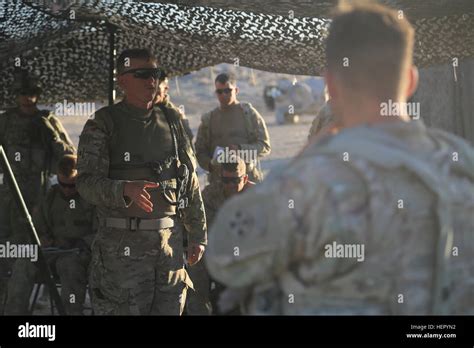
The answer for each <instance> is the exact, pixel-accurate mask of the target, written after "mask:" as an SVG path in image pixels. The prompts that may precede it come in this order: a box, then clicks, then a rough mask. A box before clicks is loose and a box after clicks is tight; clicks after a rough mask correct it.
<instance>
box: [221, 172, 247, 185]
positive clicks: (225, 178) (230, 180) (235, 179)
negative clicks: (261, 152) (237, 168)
mask: <svg viewBox="0 0 474 348" xmlns="http://www.w3.org/2000/svg"><path fill="white" fill-rule="evenodd" d="M244 176H245V174H244V175H241V176H237V177H229V176H221V181H222V183H223V184H238V183H240V182H241V181H242V179H243V177H244Z"/></svg>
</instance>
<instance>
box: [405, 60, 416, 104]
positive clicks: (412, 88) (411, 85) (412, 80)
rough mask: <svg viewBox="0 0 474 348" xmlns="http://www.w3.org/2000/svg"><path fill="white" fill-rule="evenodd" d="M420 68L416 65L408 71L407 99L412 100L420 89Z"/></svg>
mask: <svg viewBox="0 0 474 348" xmlns="http://www.w3.org/2000/svg"><path fill="white" fill-rule="evenodd" d="M418 79H419V75H418V68H417V67H416V66H415V65H412V66H411V67H410V69H409V71H408V84H407V92H406V98H407V99H410V98H411V97H412V96H413V94H414V93H415V92H416V89H417V88H418Z"/></svg>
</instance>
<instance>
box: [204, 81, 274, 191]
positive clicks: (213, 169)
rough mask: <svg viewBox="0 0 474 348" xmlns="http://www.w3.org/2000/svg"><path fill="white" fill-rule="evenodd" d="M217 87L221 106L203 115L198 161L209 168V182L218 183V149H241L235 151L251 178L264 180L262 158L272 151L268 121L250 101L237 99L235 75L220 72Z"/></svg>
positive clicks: (258, 180) (206, 168) (237, 91)
mask: <svg viewBox="0 0 474 348" xmlns="http://www.w3.org/2000/svg"><path fill="white" fill-rule="evenodd" d="M215 87H216V96H217V99H218V100H219V107H217V108H215V109H213V110H212V111H210V112H207V113H206V114H204V115H203V116H202V119H201V125H200V126H199V129H198V133H197V135H196V143H195V148H196V156H197V159H198V161H199V165H200V166H201V167H202V168H203V169H204V170H207V171H208V172H209V177H208V179H209V183H211V184H212V183H215V182H217V181H218V180H219V160H217V159H216V150H218V149H219V148H221V149H222V150H225V149H226V148H227V149H228V150H232V151H239V152H238V153H236V154H237V155H239V154H240V157H242V158H243V159H244V160H245V161H246V163H247V174H248V175H249V178H250V180H252V181H255V182H261V181H262V180H263V174H262V172H261V170H260V162H259V158H261V157H263V156H267V155H268V154H270V151H271V147H270V137H269V135H268V130H267V126H266V125H265V121H264V120H263V118H262V116H260V114H259V113H258V111H257V110H256V109H255V108H254V107H253V106H252V105H251V104H250V103H243V102H242V103H241V102H239V101H238V100H237V95H238V93H239V88H238V87H237V84H236V80H235V77H234V76H232V75H229V74H226V73H223V74H219V75H218V76H217V77H216V80H215ZM228 153H231V154H232V153H234V152H231V151H229V152H228ZM242 154H243V155H242ZM245 157H247V158H245Z"/></svg>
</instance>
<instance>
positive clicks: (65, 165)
mask: <svg viewBox="0 0 474 348" xmlns="http://www.w3.org/2000/svg"><path fill="white" fill-rule="evenodd" d="M76 168H77V156H76V155H70V154H68V155H64V156H63V157H62V158H61V159H60V160H59V163H58V174H61V175H63V176H65V177H66V178H70V177H72V176H74V174H75V173H76Z"/></svg>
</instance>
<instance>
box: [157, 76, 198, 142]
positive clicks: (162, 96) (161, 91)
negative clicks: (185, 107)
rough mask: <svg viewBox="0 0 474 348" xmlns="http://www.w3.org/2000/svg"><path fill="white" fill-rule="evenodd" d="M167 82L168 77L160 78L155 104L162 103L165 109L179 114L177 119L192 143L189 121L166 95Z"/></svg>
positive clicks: (167, 89)
mask: <svg viewBox="0 0 474 348" xmlns="http://www.w3.org/2000/svg"><path fill="white" fill-rule="evenodd" d="M169 89H170V88H169V80H168V77H166V76H164V77H163V78H162V80H160V82H159V84H158V91H157V93H156V98H155V103H156V104H161V103H163V104H164V105H166V106H167V107H169V108H173V109H175V110H176V112H178V114H179V117H180V119H181V123H182V124H183V127H184V130H185V131H186V134H187V135H188V137H189V140H190V141H191V142H192V140H193V137H194V135H193V131H192V130H191V127H190V125H189V120H188V118H187V117H186V115H185V114H184V113H183V112H181V110H180V109H179V108H177V107H176V106H175V105H174V104H173V103H172V102H171V100H170V96H169V94H168V91H169Z"/></svg>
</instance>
